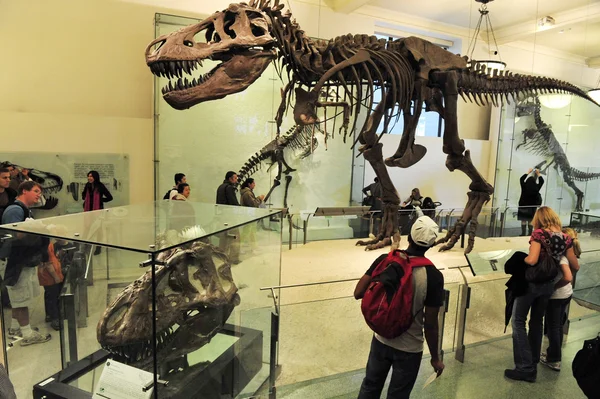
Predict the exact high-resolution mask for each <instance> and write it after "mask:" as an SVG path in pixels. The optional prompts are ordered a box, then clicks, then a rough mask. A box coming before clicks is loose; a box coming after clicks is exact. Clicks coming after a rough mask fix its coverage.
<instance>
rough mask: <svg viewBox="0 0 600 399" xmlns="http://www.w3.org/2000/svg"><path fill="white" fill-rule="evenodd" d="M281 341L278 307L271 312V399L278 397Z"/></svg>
mask: <svg viewBox="0 0 600 399" xmlns="http://www.w3.org/2000/svg"><path fill="white" fill-rule="evenodd" d="M278 342H279V314H278V313H277V308H275V310H274V311H273V312H272V313H271V347H270V350H269V399H276V398H277V387H276V386H275V380H276V378H277V375H276V373H277V344H278Z"/></svg>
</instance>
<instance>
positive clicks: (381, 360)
mask: <svg viewBox="0 0 600 399" xmlns="http://www.w3.org/2000/svg"><path fill="white" fill-rule="evenodd" d="M422 357H423V352H417V353H410V352H403V351H401V350H398V349H394V348H392V347H391V346H387V345H385V344H382V343H381V342H379V340H378V339H377V338H375V336H373V340H372V341H371V352H370V353H369V360H368V362H367V373H366V376H365V379H364V380H363V382H362V385H361V386H360V392H359V394H358V399H378V398H379V397H381V391H382V390H383V385H384V384H385V379H386V378H387V375H388V372H389V371H390V367H392V380H391V381H390V386H389V387H388V396H387V397H388V399H404V398H407V399H408V398H409V397H410V392H411V391H412V389H413V386H414V385H415V381H416V380H417V375H418V374H419V367H420V366H421V358H422Z"/></svg>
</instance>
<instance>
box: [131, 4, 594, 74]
mask: <svg viewBox="0 0 600 399" xmlns="http://www.w3.org/2000/svg"><path fill="white" fill-rule="evenodd" d="M121 1H129V2H141V3H146V4H152V5H155V6H160V7H167V8H174V9H180V10H186V11H194V12H196V11H198V10H197V9H198V7H199V5H200V4H201V2H200V1H199V0H121ZM206 1H207V0H203V2H206ZM208 1H209V2H211V3H214V7H215V9H216V8H220V7H219V6H218V5H217V3H218V4H219V5H225V7H226V4H228V3H230V2H235V1H236V0H208ZM239 1H248V0H239ZM280 1H282V2H284V3H287V0H280ZM299 1H307V2H318V3H321V2H322V3H324V4H326V5H327V6H329V7H330V8H331V9H333V10H334V11H336V12H340V13H351V12H353V11H357V10H358V12H359V13H360V12H361V11H362V10H366V9H367V8H369V7H371V8H372V7H376V9H384V10H385V11H387V10H391V11H393V12H397V13H400V14H404V15H408V16H415V17H418V18H421V19H425V20H430V21H433V22H434V24H435V22H441V23H444V24H446V25H453V26H456V27H458V28H459V29H461V30H462V29H474V28H475V25H476V24H477V21H478V19H479V11H478V10H479V8H480V7H481V3H477V2H475V0H299ZM202 4H204V3H202ZM487 7H488V10H489V16H490V20H491V22H492V25H493V28H494V33H495V36H496V39H497V42H498V44H506V43H512V42H517V41H520V42H529V43H535V45H536V46H537V45H539V46H545V47H549V48H552V49H554V50H557V51H559V52H563V53H568V54H573V55H575V56H579V57H582V58H585V59H586V62H587V64H588V65H589V66H590V67H594V68H600V0H495V1H494V0H491V1H490V3H489V4H488V5H487ZM361 8H362V10H361ZM385 11H384V12H385ZM379 13H380V12H379ZM379 13H378V14H379ZM370 14H371V13H370ZM544 16H551V17H553V18H554V19H555V21H556V24H555V25H554V26H553V27H551V28H549V29H547V30H540V28H539V27H538V25H537V22H538V21H539V20H540V18H542V17H544ZM484 30H485V29H484V28H483V27H482V32H483V31H484ZM561 30H562V31H563V33H560V31H561ZM482 36H483V35H482Z"/></svg>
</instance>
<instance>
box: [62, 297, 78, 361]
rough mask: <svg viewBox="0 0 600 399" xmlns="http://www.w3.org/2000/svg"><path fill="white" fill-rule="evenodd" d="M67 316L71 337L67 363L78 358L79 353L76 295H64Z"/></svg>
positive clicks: (68, 330) (68, 333)
mask: <svg viewBox="0 0 600 399" xmlns="http://www.w3.org/2000/svg"><path fill="white" fill-rule="evenodd" d="M64 304H65V305H64V306H65V318H66V319H67V336H68V339H69V355H68V360H67V361H66V363H67V365H69V364H71V363H73V362H76V361H77V360H78V355H77V322H76V319H75V296H74V295H65V296H64Z"/></svg>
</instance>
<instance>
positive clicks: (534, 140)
mask: <svg viewBox="0 0 600 399" xmlns="http://www.w3.org/2000/svg"><path fill="white" fill-rule="evenodd" d="M533 103H534V104H533V121H534V123H535V127H531V128H528V129H525V130H523V142H522V143H520V144H519V145H517V147H516V148H515V150H518V149H519V148H520V147H521V146H523V148H524V149H525V150H526V151H528V152H529V153H531V154H533V155H540V156H543V157H544V158H546V159H545V160H544V161H543V162H541V163H540V164H539V167H541V166H543V165H544V164H545V165H546V166H544V169H542V173H544V172H546V170H548V168H549V167H550V166H551V165H552V164H554V169H555V170H556V171H557V172H558V171H559V169H560V172H561V173H562V177H563V180H564V181H565V183H566V184H567V185H568V186H569V187H571V188H572V189H573V191H574V192H575V195H576V196H577V202H576V204H575V210H576V211H583V191H581V190H580V189H579V187H577V186H576V185H575V181H588V180H594V179H598V178H600V173H587V172H583V171H581V170H579V169H575V168H574V167H572V166H571V164H570V163H569V158H567V154H565V150H564V149H563V147H562V145H561V144H560V143H559V142H558V140H557V139H556V136H555V135H554V132H553V131H552V126H551V125H548V124H546V123H545V122H544V121H543V120H542V117H541V115H540V108H541V105H540V100H539V98H538V97H537V96H536V97H535V98H534V100H533ZM525 104H526V105H525V108H529V107H528V105H529V104H528V103H525Z"/></svg>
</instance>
